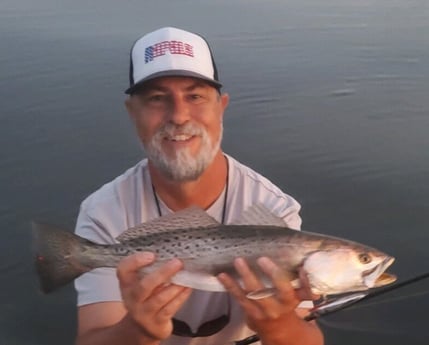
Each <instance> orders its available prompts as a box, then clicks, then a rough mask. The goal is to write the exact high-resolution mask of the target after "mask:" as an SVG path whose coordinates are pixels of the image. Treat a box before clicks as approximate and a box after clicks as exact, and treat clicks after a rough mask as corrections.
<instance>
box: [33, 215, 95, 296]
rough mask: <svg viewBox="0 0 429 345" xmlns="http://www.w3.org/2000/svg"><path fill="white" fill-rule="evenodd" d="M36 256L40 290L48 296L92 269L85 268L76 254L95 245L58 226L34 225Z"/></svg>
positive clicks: (34, 249)
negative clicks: (83, 247) (82, 248)
mask: <svg viewBox="0 0 429 345" xmlns="http://www.w3.org/2000/svg"><path fill="white" fill-rule="evenodd" d="M32 232H33V252H34V254H35V266H36V271H37V274H38V276H39V281H40V286H41V289H42V291H43V292H44V293H49V292H52V291H54V290H56V289H58V288H59V287H61V286H63V285H66V284H67V283H69V282H71V281H72V280H73V279H75V278H77V277H79V276H80V275H81V274H83V273H85V272H87V271H89V270H91V269H92V267H88V266H85V265H84V264H82V263H81V262H79V261H81V260H79V257H78V255H76V253H78V252H79V249H80V248H81V247H82V246H86V247H87V246H88V245H92V244H93V243H92V242H90V241H88V240H86V239H83V238H81V237H79V236H77V235H75V234H73V233H71V232H68V231H64V230H60V229H58V228H57V227H55V226H52V225H48V224H44V223H37V222H32Z"/></svg>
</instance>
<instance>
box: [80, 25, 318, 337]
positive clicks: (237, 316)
mask: <svg viewBox="0 0 429 345" xmlns="http://www.w3.org/2000/svg"><path fill="white" fill-rule="evenodd" d="M220 88H221V84H220V82H219V80H218V75H217V70H216V66H215V64H214V60H213V56H212V54H211V51H210V48H209V46H208V44H207V42H206V41H205V40H204V39H203V38H202V37H200V36H199V35H196V34H193V33H190V32H186V31H183V30H179V29H176V28H162V29H159V30H156V31H154V32H152V33H149V34H147V35H145V36H143V37H142V38H141V39H139V40H138V41H137V42H136V43H135V44H134V46H133V48H132V51H131V63H130V87H129V88H128V89H127V90H126V93H127V94H128V95H129V97H128V98H127V100H126V108H127V110H128V112H129V115H130V118H131V120H132V122H133V123H134V125H135V127H136V129H137V134H138V136H139V138H140V140H141V142H142V143H143V146H144V149H145V151H146V154H147V156H148V159H145V160H143V161H141V162H139V163H138V164H137V165H136V166H135V167H133V168H131V169H129V170H128V171H127V172H125V173H124V174H123V175H121V176H119V177H118V178H116V179H115V180H114V181H112V182H110V183H108V184H106V185H105V186H103V187H102V188H101V189H100V190H98V191H97V192H95V193H94V194H92V195H91V196H90V197H89V198H87V199H86V200H85V201H84V202H83V203H82V206H81V210H80V214H79V217H78V222H77V226H76V232H77V233H78V234H80V235H82V236H85V237H87V238H89V239H91V240H94V241H97V242H99V243H114V242H115V238H116V237H117V236H118V235H119V234H120V233H121V232H122V231H124V230H125V229H127V228H130V227H133V226H135V225H138V224H140V223H142V222H147V221H150V220H152V219H154V218H157V217H160V216H163V215H166V214H169V213H171V212H175V211H178V210H182V209H185V208H187V207H189V206H192V205H196V206H199V207H201V208H203V209H205V210H206V212H207V213H208V214H210V215H211V216H212V217H214V218H216V219H217V220H218V221H219V222H222V223H228V222H231V221H232V220H233V219H237V217H239V215H240V214H241V213H242V212H243V211H244V210H246V209H247V208H248V207H249V206H251V205H253V204H262V205H264V206H265V207H267V208H268V209H270V210H271V211H272V212H273V213H275V214H276V215H278V216H279V217H282V218H283V219H284V220H285V222H286V223H287V224H288V226H289V227H291V228H299V227H300V224H301V219H300V217H299V215H298V211H299V208H300V206H299V205H298V203H297V202H296V201H295V200H294V199H292V198H291V197H290V196H288V195H286V194H284V193H283V192H281V191H280V190H279V189H278V188H277V187H276V186H274V185H273V184H272V183H271V182H269V181H268V180H267V179H265V178H264V177H262V176H260V175H259V174H257V173H255V172H254V171H252V170H251V169H250V168H248V167H245V166H243V165H242V164H240V163H239V162H237V161H236V160H235V159H233V158H232V157H230V156H227V155H226V154H224V153H223V152H222V150H221V148H220V143H221V139H222V119H223V113H224V110H225V109H226V107H227V105H228V100H229V99H228V95H227V94H223V93H221V92H220ZM154 260H156V255H155V254H154V253H139V254H136V255H132V256H129V257H128V258H126V259H124V260H123V261H122V262H121V263H120V265H119V267H118V268H117V272H115V271H114V270H112V269H96V270H93V271H91V272H89V273H86V274H85V275H83V276H82V277H81V278H79V279H77V280H76V288H77V291H78V305H79V308H78V337H77V344H79V345H86V344H88V345H89V344H90V345H96V344H103V345H108V344H124V345H125V344H142V345H152V344H160V343H161V344H163V345H164V344H175V345H180V344H213V345H222V344H226V343H228V342H232V341H236V340H239V339H242V338H245V337H247V336H249V335H251V334H253V333H255V332H256V333H257V334H258V335H259V337H260V338H261V342H262V343H263V344H265V345H276V344H282V345H283V344H301V345H303V344H312V345H313V344H314V345H316V344H322V343H323V336H322V334H321V332H320V330H319V329H318V327H317V326H316V324H315V323H308V322H305V321H304V320H302V318H301V316H302V313H303V311H302V310H301V309H300V308H298V309H297V307H298V305H299V303H300V301H301V300H300V297H299V296H300V294H299V293H298V292H296V291H294V290H293V289H292V287H291V285H290V283H289V282H288V281H287V280H286V279H285V278H283V277H282V276H281V275H280V274H278V272H279V271H278V268H277V267H276V265H275V264H274V263H273V262H272V261H270V260H269V259H267V258H260V260H259V264H260V266H261V268H262V269H263V270H264V272H266V273H267V274H268V276H270V277H271V279H272V280H273V284H274V285H275V286H276V287H277V290H278V292H277V293H276V295H275V296H273V297H269V298H263V299H260V300H251V299H248V298H247V297H246V291H254V290H257V289H260V288H261V287H262V284H261V282H260V281H259V280H258V279H257V278H256V276H255V275H254V274H253V273H252V272H251V271H250V269H249V267H248V266H247V264H246V262H245V261H244V260H243V259H240V258H237V260H236V261H235V267H236V269H237V271H238V272H239V273H240V275H241V277H242V280H243V286H241V285H239V284H238V283H237V282H236V281H234V280H233V279H231V277H229V276H228V275H227V274H220V275H219V277H218V279H219V280H220V281H221V282H222V284H223V285H224V286H225V288H226V290H227V291H228V292H229V293H221V292H218V293H213V292H211V293H210V292H205V291H197V290H195V291H191V289H189V288H185V287H182V286H177V285H174V284H170V283H169V282H170V279H171V277H173V276H174V275H175V274H176V273H177V272H179V271H180V270H181V268H182V263H181V262H180V260H172V261H170V262H168V263H167V264H165V265H164V266H162V267H161V268H160V269H158V270H156V271H154V272H153V273H150V274H147V275H145V276H143V277H141V276H140V275H139V274H138V272H139V269H141V268H142V267H144V266H147V265H150V264H151V263H152V262H153V261H154ZM304 285H305V279H304ZM303 290H305V289H303ZM307 290H308V289H307ZM301 292H304V293H305V291H301Z"/></svg>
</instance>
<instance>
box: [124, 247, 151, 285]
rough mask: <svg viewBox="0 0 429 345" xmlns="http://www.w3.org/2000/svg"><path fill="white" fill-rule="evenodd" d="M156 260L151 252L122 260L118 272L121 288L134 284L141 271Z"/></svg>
mask: <svg viewBox="0 0 429 345" xmlns="http://www.w3.org/2000/svg"><path fill="white" fill-rule="evenodd" d="M154 260H155V255H154V254H153V253H150V252H142V253H137V254H133V255H130V256H128V257H126V258H124V259H123V260H121V262H120V263H119V265H118V268H117V271H116V274H117V276H118V279H119V282H120V284H121V286H126V285H129V284H132V283H133V282H134V281H135V280H136V278H137V276H138V272H139V270H140V269H141V268H142V267H144V266H148V265H150V264H151V263H152V262H153V261H154Z"/></svg>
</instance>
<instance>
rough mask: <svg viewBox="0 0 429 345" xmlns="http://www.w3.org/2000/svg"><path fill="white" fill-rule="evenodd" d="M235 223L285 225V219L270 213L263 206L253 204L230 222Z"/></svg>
mask: <svg viewBox="0 0 429 345" xmlns="http://www.w3.org/2000/svg"><path fill="white" fill-rule="evenodd" d="M231 224H236V225H273V226H280V227H283V228H284V227H286V223H285V221H284V220H283V219H282V218H280V217H277V216H276V215H274V214H273V213H271V211H269V210H268V209H267V208H266V207H265V206H262V205H258V204H254V205H252V206H250V207H249V208H247V209H246V210H245V211H244V212H243V213H242V214H241V216H240V218H239V219H237V220H236V221H234V222H232V223H231Z"/></svg>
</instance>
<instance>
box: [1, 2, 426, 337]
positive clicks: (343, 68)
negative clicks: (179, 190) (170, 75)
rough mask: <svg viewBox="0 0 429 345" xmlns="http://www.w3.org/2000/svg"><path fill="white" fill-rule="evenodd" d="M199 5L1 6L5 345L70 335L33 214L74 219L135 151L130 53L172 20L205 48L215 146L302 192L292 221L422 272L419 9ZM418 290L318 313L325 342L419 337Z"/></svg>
mask: <svg viewBox="0 0 429 345" xmlns="http://www.w3.org/2000/svg"><path fill="white" fill-rule="evenodd" d="M206 3H207V4H204V5H203V4H201V2H199V1H197V0H189V1H174V2H171V1H166V0H156V1H155V0H154V1H141V0H140V1H137V0H130V1H124V2H121V4H120V5H119V3H118V2H117V1H114V0H95V1H91V2H87V1H82V0H79V1H73V2H72V1H59V0H40V1H32V0H26V1H23V0H1V2H0V46H1V47H2V48H1V53H0V76H1V77H0V100H1V102H0V110H1V111H0V123H1V125H0V134H1V135H0V150H1V151H0V155H1V156H0V157H1V159H0V191H1V193H0V224H1V230H2V240H1V241H0V274H1V287H0V303H1V308H0V344H6V345H14V344H17V345H54V344H64V345H67V344H72V343H73V339H74V334H75V325H76V314H75V294H74V291H73V288H72V287H71V286H70V287H68V288H65V289H63V290H61V291H60V292H58V293H56V294H53V295H50V296H43V295H41V294H40V293H39V292H38V288H37V281H36V277H35V275H34V272H33V268H32V263H31V254H30V237H29V221H30V220H31V219H34V218H36V219H43V220H49V221H50V222H53V223H58V224H63V225H65V226H69V227H73V225H74V222H75V217H76V215H77V212H78V207H79V203H80V202H81V200H82V199H83V198H84V197H85V196H86V195H88V194H89V193H91V192H92V191H94V190H95V189H96V188H98V187H99V186H100V185H101V184H103V183H105V182H107V181H109V180H110V179H112V178H113V177H115V176H116V175H118V174H120V173H121V172H122V171H124V170H125V169H126V168H127V167H129V166H131V165H133V164H135V162H137V161H138V160H139V159H140V157H141V151H140V148H139V145H138V143H137V140H136V139H135V136H134V133H133V129H132V127H131V125H130V123H129V121H128V118H127V115H126V113H125V111H124V108H123V106H122V104H123V100H124V96H123V93H122V92H123V90H124V89H125V88H126V86H127V68H128V65H127V64H128V51H129V47H130V45H131V43H132V42H133V40H134V39H135V38H137V37H138V36H139V35H140V34H142V33H144V32H147V31H150V30H152V29H155V28H158V27H161V26H165V25H173V26H178V27H182V28H185V29H190V30H195V31H197V32H200V33H202V34H204V35H205V36H206V37H207V38H209V40H210V41H211V42H212V46H213V49H214V51H215V57H216V60H217V63H218V67H219V69H220V72H221V79H222V80H223V82H224V84H225V86H226V88H225V89H226V91H227V92H229V93H230V95H231V99H232V100H231V106H230V108H229V109H228V111H227V114H226V117H225V127H226V130H225V142H224V143H225V144H224V147H225V149H226V151H227V152H229V153H230V154H232V155H234V156H235V157H237V158H238V159H240V160H241V161H243V162H245V163H247V164H249V165H250V166H252V167H254V168H255V169H257V170H259V171H261V172H262V173H264V174H265V175H266V176H267V177H269V178H270V179H271V180H273V181H275V182H276V183H277V184H278V185H280V186H281V187H282V188H283V189H285V190H286V191H288V192H289V193H290V194H292V195H294V196H295V197H296V198H297V199H298V200H299V201H300V202H301V203H302V205H303V213H302V215H303V218H304V224H303V228H305V229H308V230H311V231H318V232H324V233H328V234H333V235H340V236H344V237H348V238H350V239H354V240H358V241H362V242H365V243H368V244H370V245H373V246H376V247H380V248H382V249H384V250H385V251H387V252H389V253H391V254H392V255H394V256H396V258H397V261H396V263H395V265H394V267H393V270H394V271H395V273H397V274H398V275H399V277H400V278H401V279H406V278H409V277H411V276H413V275H415V274H418V273H422V272H426V271H428V270H429V266H428V265H427V262H429V253H428V250H427V243H428V238H429V234H428V232H427V231H428V229H429V217H428V213H429V212H428V211H429V198H428V196H429V184H428V182H429V135H428V128H429V97H428V90H429V3H428V2H427V1H425V0H408V1H403V0H378V1H373V0H372V1H371V0H361V1H352V0H326V1H320V0H304V1H302V0H292V1H287V2H286V1H274V0H272V1H263V2H262V1H255V0H241V1H219V0H218V1H216V2H208V1H207V2H206ZM428 291H429V283H427V282H426V283H425V282H422V283H419V284H416V285H414V286H411V287H409V288H407V289H404V290H403V291H401V292H398V293H395V294H391V295H390V296H385V297H383V299H380V300H378V301H374V302H375V303H372V304H371V305H364V306H361V307H360V308H356V309H354V310H348V311H343V312H341V313H338V314H336V315H333V316H330V317H327V318H325V319H324V320H323V321H322V326H323V328H324V330H325V334H326V337H327V344H330V345H340V344H348V345H354V344H359V345H361V344H380V343H381V344H394V345H395V344H398V345H399V344H401V345H402V344H405V343H406V344H427V338H429V331H428V330H427V322H426V320H427V313H426V311H427V309H428V308H429V294H428V293H427V292H428ZM404 296H405V297H404ZM213 345H221V344H213Z"/></svg>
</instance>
